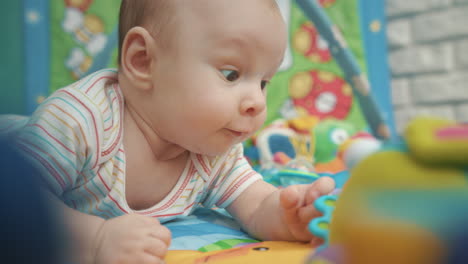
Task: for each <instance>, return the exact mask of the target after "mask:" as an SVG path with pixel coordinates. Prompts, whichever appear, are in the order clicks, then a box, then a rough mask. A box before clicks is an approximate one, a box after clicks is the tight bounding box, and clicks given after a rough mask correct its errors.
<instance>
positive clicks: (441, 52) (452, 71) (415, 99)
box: [386, 0, 468, 131]
mask: <svg viewBox="0 0 468 264" xmlns="http://www.w3.org/2000/svg"><path fill="white" fill-rule="evenodd" d="M386 11H387V23H388V25H387V37H388V43H389V48H390V50H389V63H390V68H391V74H392V83H391V86H392V99H393V105H394V110H395V122H396V125H397V129H398V130H399V131H402V129H403V128H404V127H405V126H406V123H407V122H408V121H409V120H410V119H411V118H413V117H414V116H416V115H432V116H436V117H443V118H449V119H453V120H456V121H460V122H468V0H386Z"/></svg>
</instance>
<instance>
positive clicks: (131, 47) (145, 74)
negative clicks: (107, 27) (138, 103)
mask: <svg viewBox="0 0 468 264" xmlns="http://www.w3.org/2000/svg"><path fill="white" fill-rule="evenodd" d="M154 47H155V41H154V39H153V37H152V36H151V34H150V33H149V32H148V31H147V30H146V29H145V28H142V27H134V28H132V29H130V30H129V31H128V32H127V34H126V36H125V39H124V42H123V45H122V50H121V61H120V66H121V67H120V69H121V71H123V73H124V74H125V76H126V77H127V78H128V80H129V81H130V82H131V83H132V84H133V85H134V86H135V87H136V88H140V89H144V90H148V89H151V88H152V82H151V80H152V79H151V66H152V63H153V58H154V54H153V53H154Z"/></svg>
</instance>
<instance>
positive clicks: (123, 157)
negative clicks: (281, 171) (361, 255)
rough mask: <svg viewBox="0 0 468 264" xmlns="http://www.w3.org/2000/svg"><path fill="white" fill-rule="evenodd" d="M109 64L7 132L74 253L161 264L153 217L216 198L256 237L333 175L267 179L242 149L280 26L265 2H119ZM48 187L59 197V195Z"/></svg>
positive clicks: (298, 208)
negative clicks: (42, 186) (281, 184)
mask: <svg viewBox="0 0 468 264" xmlns="http://www.w3.org/2000/svg"><path fill="white" fill-rule="evenodd" d="M119 29H120V38H121V39H120V43H119V48H120V50H119V69H118V70H113V69H105V70H101V71H99V72H96V73H94V74H91V75H90V76H88V77H86V78H84V79H82V80H80V81H78V82H77V83H74V84H72V85H70V86H68V87H65V88H62V89H60V90H58V91H56V92H55V93H54V94H52V95H51V96H50V97H49V98H48V99H47V100H45V101H44V103H43V104H41V106H40V107H39V108H38V109H37V110H36V112H35V113H34V114H33V115H32V116H31V117H30V118H29V120H27V122H28V123H27V124H26V125H25V126H23V127H22V128H20V129H19V130H17V131H16V132H15V133H14V135H13V138H14V140H15V142H16V144H17V146H18V148H19V150H20V151H21V152H22V153H23V154H25V155H26V156H27V157H28V159H30V160H31V162H33V163H34V164H35V165H36V166H37V168H38V169H39V170H40V172H41V177H42V179H43V180H44V182H45V183H46V186H47V189H48V190H49V191H50V194H51V195H50V196H51V197H52V198H51V199H53V200H54V202H55V203H56V204H57V206H59V208H62V209H63V210H62V211H63V212H64V217H65V220H66V223H67V225H68V227H69V229H70V230H71V233H72V236H73V237H74V240H75V241H76V245H75V246H76V249H75V256H74V258H75V259H74V260H75V261H76V262H77V263H104V264H112V263H138V264H149V263H163V259H164V256H165V254H166V252H167V249H168V246H169V245H170V240H171V234H170V232H169V230H168V229H167V228H166V227H164V226H163V225H162V224H161V223H164V222H166V221H168V220H171V219H174V218H175V217H179V216H184V215H189V214H190V213H191V212H192V211H193V210H194V209H195V208H196V207H198V206H204V207H208V208H211V207H214V206H217V207H220V208H226V209H227V211H228V212H229V213H230V214H232V215H233V216H234V217H235V218H236V219H237V220H238V221H239V222H240V223H241V224H242V226H243V227H244V228H245V230H247V231H248V232H249V234H250V235H252V236H254V237H257V238H259V239H263V240H288V241H307V242H308V241H312V242H314V241H316V240H317V238H314V237H313V236H312V235H311V234H310V233H309V232H308V231H307V224H308V223H309V221H310V220H311V219H312V218H314V217H316V216H318V215H319V213H318V212H317V211H316V210H315V209H314V206H313V202H314V200H315V199H316V198H317V197H319V196H321V195H325V194H328V193H329V192H331V191H332V190H333V188H334V182H333V180H332V179H330V178H326V177H325V178H321V179H319V180H318V181H316V182H315V183H313V184H309V185H298V186H290V187H288V188H285V189H277V188H275V187H273V186H272V185H270V184H268V183H266V182H264V181H262V178H261V176H260V175H259V174H257V173H256V172H255V171H254V170H253V169H252V168H251V167H250V166H249V164H248V163H247V161H246V160H245V158H244V157H243V149H242V144H241V142H242V141H244V140H245V139H247V138H248V137H249V136H251V135H252V134H253V133H254V132H255V131H256V130H258V129H259V128H260V127H261V126H262V124H263V122H264V121H265V115H266V93H267V88H266V87H267V84H268V82H269V80H270V79H271V78H272V77H273V75H274V74H275V72H276V71H277V69H278V67H279V66H280V64H281V62H282V59H283V54H284V52H285V47H286V39H287V33H286V28H285V24H284V22H283V19H282V16H281V14H280V12H279V9H278V7H277V5H276V2H275V1H274V0H256V1H252V0H236V1H232V0H197V1H193V0H190V1H183V0H123V1H122V6H121V13H120V28H119ZM57 198H58V199H57Z"/></svg>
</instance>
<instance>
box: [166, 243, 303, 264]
mask: <svg viewBox="0 0 468 264" xmlns="http://www.w3.org/2000/svg"><path fill="white" fill-rule="evenodd" d="M311 250H312V247H311V246H310V245H309V244H304V243H296V242H281V241H264V242H260V243H253V244H247V245H244V246H242V247H238V248H232V249H224V250H217V251H211V252H206V253H203V252H200V251H193V250H171V251H169V253H168V255H167V256H166V259H165V263H166V264H201V263H219V264H239V263H242V264H244V263H245V264H248V263H255V264H256V263H269V264H270V263H271V264H274V263H281V264H284V263H288V264H289V263H291V264H295V263H297V264H302V263H304V261H305V259H306V256H308V255H309V254H310V252H311Z"/></svg>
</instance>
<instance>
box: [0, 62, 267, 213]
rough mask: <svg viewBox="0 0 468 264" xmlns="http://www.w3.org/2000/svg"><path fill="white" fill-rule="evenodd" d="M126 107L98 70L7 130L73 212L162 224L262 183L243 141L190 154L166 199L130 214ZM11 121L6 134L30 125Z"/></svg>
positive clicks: (112, 75)
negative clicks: (219, 150) (217, 152)
mask: <svg viewBox="0 0 468 264" xmlns="http://www.w3.org/2000/svg"><path fill="white" fill-rule="evenodd" d="M123 102H124V99H123V96H122V93H121V90H120V87H119V84H118V82H117V71H116V70H114V69H105V70H101V71H99V72H96V73H94V74H92V75H90V76H88V77H86V78H83V79H82V80H80V81H79V82H76V83H74V84H72V85H70V86H68V87H65V88H63V89H60V90H58V91H56V92H55V93H53V94H52V95H51V96H50V97H49V98H48V99H46V100H45V101H44V103H43V104H41V105H40V107H39V108H38V109H37V110H36V111H35V112H34V114H33V115H32V116H31V117H30V118H29V120H27V119H26V120H27V121H28V122H27V124H25V125H23V127H21V128H19V129H17V131H15V133H10V134H12V135H14V139H15V141H16V143H17V145H18V147H19V149H20V151H21V152H22V153H24V154H25V155H26V156H27V157H28V158H29V159H30V160H31V161H32V162H33V163H34V165H36V166H37V167H38V168H39V170H40V171H41V172H42V173H41V175H42V178H43V180H44V182H45V183H46V185H47V187H48V188H49V189H50V190H51V191H52V192H53V193H54V194H55V195H57V196H58V197H60V198H61V199H62V200H63V201H64V202H65V203H66V204H67V205H69V206H70V207H72V208H75V209H77V210H79V211H81V212H84V213H88V214H93V215H97V216H100V217H103V218H106V219H107V218H111V217H115V216H119V215H122V214H125V213H130V212H134V213H139V214H143V215H148V216H152V217H158V218H159V220H160V221H163V222H164V221H168V220H170V219H173V218H175V217H177V216H181V215H188V214H190V213H191V212H192V211H193V210H194V209H195V208H196V207H197V206H198V205H203V206H204V207H208V208H211V207H213V206H218V207H221V208H224V207H226V206H228V205H229V204H230V203H231V202H232V201H233V200H234V199H235V198H236V197H237V196H238V195H239V194H240V193H242V191H243V190H245V189H246V188H247V187H248V186H249V185H250V184H251V183H253V182H254V181H256V180H258V179H261V176H260V175H259V174H257V173H256V172H255V171H253V170H252V168H251V167H250V165H249V164H248V162H247V161H246V160H245V158H244V156H243V148H242V145H241V144H238V145H236V146H234V147H233V148H232V149H231V150H230V151H228V152H227V153H226V154H224V155H222V156H218V157H214V158H209V157H207V156H202V155H199V154H195V153H191V154H190V155H189V156H190V158H189V159H188V161H187V164H186V166H185V169H184V171H183V173H182V174H181V176H180V178H179V180H178V181H177V183H176V185H175V186H174V188H173V190H172V191H171V192H170V194H169V195H168V196H167V197H165V198H164V199H163V200H162V201H161V202H159V203H158V204H156V205H154V206H152V207H151V208H148V209H145V210H140V211H134V210H132V209H131V208H130V207H129V206H128V204H127V201H126V199H125V160H126V157H125V149H124V146H123V136H122V135H123V122H122V121H123ZM8 120H9V121H10V122H9V123H10V124H8V122H2V124H3V125H2V126H3V127H4V129H5V130H6V129H7V128H11V127H14V126H13V125H11V124H14V123H15V122H18V120H19V121H20V122H21V123H23V124H24V121H25V119H14V118H8V119H7V121H8ZM15 120H16V121H15ZM0 129H1V128H0ZM8 130H9V131H10V132H11V131H12V129H8Z"/></svg>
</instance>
